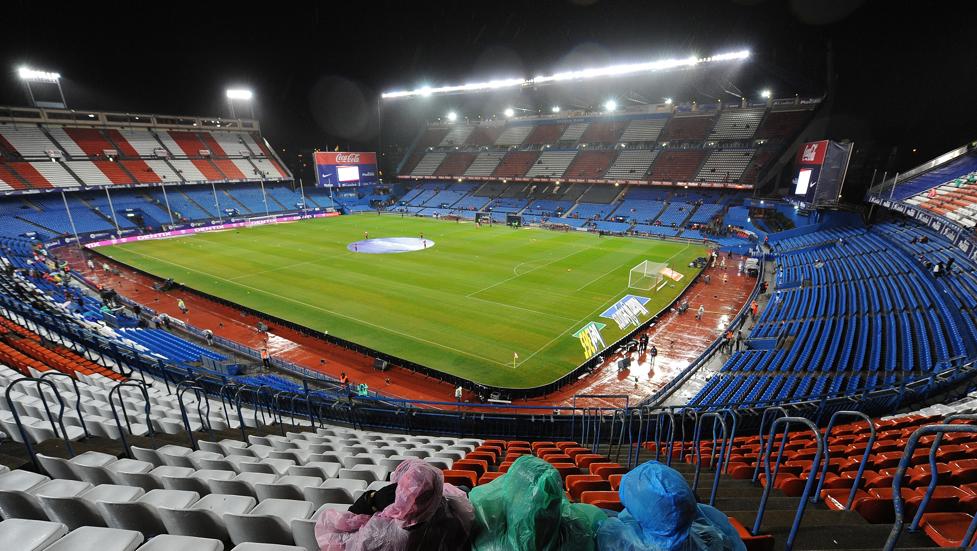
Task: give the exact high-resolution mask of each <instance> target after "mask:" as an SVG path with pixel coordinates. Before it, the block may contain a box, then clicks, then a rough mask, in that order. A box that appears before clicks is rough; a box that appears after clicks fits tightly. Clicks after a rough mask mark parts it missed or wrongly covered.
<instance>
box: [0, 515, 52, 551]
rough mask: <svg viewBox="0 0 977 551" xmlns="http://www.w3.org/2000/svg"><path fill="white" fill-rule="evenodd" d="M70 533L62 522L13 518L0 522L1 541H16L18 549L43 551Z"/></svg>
mask: <svg viewBox="0 0 977 551" xmlns="http://www.w3.org/2000/svg"><path fill="white" fill-rule="evenodd" d="M67 533H68V527H67V526H65V525H64V524H61V523H60V522H48V521H43V520H29V519H19V518H12V519H7V520H5V521H3V522H0V542H7V543H5V544H4V546H5V547H6V546H7V545H11V544H12V542H16V546H17V547H16V549H17V551H41V550H42V549H46V548H47V547H48V546H49V545H51V544H52V543H54V542H55V541H57V540H58V539H60V538H61V537H62V536H64V535H65V534H67Z"/></svg>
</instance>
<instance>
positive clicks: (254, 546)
mask: <svg viewBox="0 0 977 551" xmlns="http://www.w3.org/2000/svg"><path fill="white" fill-rule="evenodd" d="M231 551H303V550H302V548H301V547H295V546H294V545H280V544H275V543H255V542H247V543H242V544H239V545H235V546H234V549H231Z"/></svg>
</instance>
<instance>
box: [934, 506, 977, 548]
mask: <svg viewBox="0 0 977 551" xmlns="http://www.w3.org/2000/svg"><path fill="white" fill-rule="evenodd" d="M973 518H974V517H972V516H971V515H968V514H967V513H926V514H924V515H923V520H922V522H921V524H922V526H923V531H924V532H926V535H927V536H929V537H930V539H931V540H933V543H935V544H937V545H939V546H940V547H963V546H964V545H963V541H962V540H963V536H964V533H965V532H966V531H967V527H968V526H970V521H971V520H973ZM974 541H977V538H974V539H972V540H970V542H969V543H967V544H966V547H970V546H971V545H973V543H974Z"/></svg>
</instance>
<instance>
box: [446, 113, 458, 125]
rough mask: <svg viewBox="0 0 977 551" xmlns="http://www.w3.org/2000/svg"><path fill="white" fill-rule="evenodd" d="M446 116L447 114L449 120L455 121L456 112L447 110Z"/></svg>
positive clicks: (456, 118)
mask: <svg viewBox="0 0 977 551" xmlns="http://www.w3.org/2000/svg"><path fill="white" fill-rule="evenodd" d="M447 116H448V120H449V121H451V122H455V121H456V120H458V113H455V112H454V111H449V112H448V115H447Z"/></svg>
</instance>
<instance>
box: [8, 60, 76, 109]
mask: <svg viewBox="0 0 977 551" xmlns="http://www.w3.org/2000/svg"><path fill="white" fill-rule="evenodd" d="M17 76H18V77H20V80H22V81H24V87H25V88H26V89H27V97H28V98H29V99H30V102H31V107H54V108H56V109H67V108H68V102H67V101H65V99H64V90H62V89H61V75H60V74H58V73H55V72H53V71H39V70H37V69H31V68H30V67H26V66H23V67H18V68H17ZM32 83H34V84H53V85H55V86H57V87H58V96H60V97H61V103H57V102H53V101H38V100H37V98H35V97H34V90H33V89H32V88H31V84H32Z"/></svg>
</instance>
